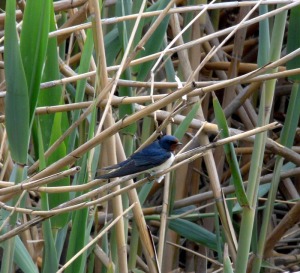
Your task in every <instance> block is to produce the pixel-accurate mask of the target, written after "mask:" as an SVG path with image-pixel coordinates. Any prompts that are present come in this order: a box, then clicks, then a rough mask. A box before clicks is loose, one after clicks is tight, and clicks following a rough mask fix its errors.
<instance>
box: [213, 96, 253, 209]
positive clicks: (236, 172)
mask: <svg viewBox="0 0 300 273" xmlns="http://www.w3.org/2000/svg"><path fill="white" fill-rule="evenodd" d="M213 107H214V111H215V117H216V121H217V124H218V128H219V130H220V135H221V137H222V138H226V137H229V136H230V134H229V130H228V125H227V122H226V117H225V115H224V112H223V109H222V107H221V105H220V103H219V100H218V98H217V97H216V96H215V95H213ZM224 151H225V155H226V159H227V161H228V164H229V167H230V170H231V175H232V179H233V184H234V187H235V194H236V197H237V199H238V202H239V204H240V205H241V206H249V201H248V199H247V196H246V191H245V188H244V185H243V179H242V176H241V172H240V168H239V164H238V160H237V157H236V154H235V151H234V146H233V144H232V143H228V144H225V145H224Z"/></svg>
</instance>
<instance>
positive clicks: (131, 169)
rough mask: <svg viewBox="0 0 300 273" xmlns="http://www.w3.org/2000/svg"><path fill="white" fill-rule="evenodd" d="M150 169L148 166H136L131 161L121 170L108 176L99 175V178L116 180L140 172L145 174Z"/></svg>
mask: <svg viewBox="0 0 300 273" xmlns="http://www.w3.org/2000/svg"><path fill="white" fill-rule="evenodd" d="M148 169H149V167H147V166H146V165H143V166H136V165H135V161H134V160H130V161H128V162H127V164H126V165H125V166H123V167H120V168H119V169H117V170H115V171H112V172H110V173H107V174H103V175H99V176H97V178H100V179H108V178H114V177H121V176H125V175H129V174H135V173H139V172H143V171H145V170H148Z"/></svg>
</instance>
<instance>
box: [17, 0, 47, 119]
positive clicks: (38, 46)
mask: <svg viewBox="0 0 300 273" xmlns="http://www.w3.org/2000/svg"><path fill="white" fill-rule="evenodd" d="M50 4H52V2H51V1H50V0H45V1H35V0H28V1H26V8H25V12H24V17H23V27H22V32H21V41H20V50H21V56H22V61H23V64H24V68H25V75H26V79H27V84H28V94H29V105H30V124H32V122H33V116H34V111H35V108H36V105H37V100H38V95H39V90H40V83H41V78H42V72H43V67H44V63H45V57H46V51H47V44H48V33H49V25H50Z"/></svg>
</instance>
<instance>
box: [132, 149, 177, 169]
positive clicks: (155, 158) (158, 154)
mask: <svg viewBox="0 0 300 273" xmlns="http://www.w3.org/2000/svg"><path fill="white" fill-rule="evenodd" d="M170 156H171V152H167V151H166V150H164V149H144V150H142V151H140V152H138V153H136V154H133V155H132V156H131V160H133V161H134V162H135V166H137V167H139V166H146V167H147V169H151V168H153V167H156V166H159V165H160V164H162V163H164V162H165V161H166V160H168V159H169V158H170Z"/></svg>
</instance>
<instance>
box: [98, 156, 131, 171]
mask: <svg viewBox="0 0 300 273" xmlns="http://www.w3.org/2000/svg"><path fill="white" fill-rule="evenodd" d="M129 161H130V157H129V158H128V159H126V160H125V161H122V162H120V163H118V164H115V165H111V166H107V167H104V168H102V170H114V169H117V168H120V167H122V166H124V165H126V164H127V163H128V162H129Z"/></svg>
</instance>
